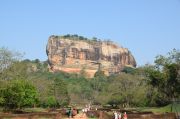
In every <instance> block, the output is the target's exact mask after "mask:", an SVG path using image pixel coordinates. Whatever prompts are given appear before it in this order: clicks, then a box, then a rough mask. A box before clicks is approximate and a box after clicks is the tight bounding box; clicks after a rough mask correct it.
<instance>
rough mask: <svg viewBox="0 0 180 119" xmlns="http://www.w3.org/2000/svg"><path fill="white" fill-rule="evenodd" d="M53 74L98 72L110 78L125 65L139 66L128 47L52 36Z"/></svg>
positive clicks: (50, 58) (49, 41) (50, 63)
mask: <svg viewBox="0 0 180 119" xmlns="http://www.w3.org/2000/svg"><path fill="white" fill-rule="evenodd" d="M46 51H47V56H48V61H49V69H50V71H53V72H54V71H64V72H68V73H79V72H80V71H81V70H82V69H83V70H84V71H85V72H86V74H87V77H93V76H94V74H95V72H96V71H97V70H98V69H101V70H102V71H104V73H105V74H106V75H110V74H112V73H118V72H120V71H121V70H122V69H123V67H124V66H131V67H136V61H135V59H134V57H133V55H132V54H131V52H130V51H129V50H128V49H127V48H123V47H119V46H118V45H116V44H114V43H113V42H111V41H92V40H79V39H71V38H64V37H61V36H54V35H52V36H50V37H49V40H48V44H47V48H46Z"/></svg>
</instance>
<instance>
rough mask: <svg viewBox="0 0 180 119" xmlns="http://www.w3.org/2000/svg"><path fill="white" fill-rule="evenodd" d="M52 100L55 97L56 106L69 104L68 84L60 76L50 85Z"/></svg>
mask: <svg viewBox="0 0 180 119" xmlns="http://www.w3.org/2000/svg"><path fill="white" fill-rule="evenodd" d="M50 95H51V96H52V97H51V100H52V99H53V97H54V99H55V101H56V105H55V106H65V105H68V104H69V101H70V100H69V96H68V91H67V84H66V82H65V81H64V80H62V79H60V78H54V79H53V81H52V85H51V87H50Z"/></svg>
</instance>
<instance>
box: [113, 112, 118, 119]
mask: <svg viewBox="0 0 180 119" xmlns="http://www.w3.org/2000/svg"><path fill="white" fill-rule="evenodd" d="M114 119H118V113H117V112H116V111H115V112H114Z"/></svg>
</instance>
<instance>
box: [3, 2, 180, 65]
mask: <svg viewBox="0 0 180 119" xmlns="http://www.w3.org/2000/svg"><path fill="white" fill-rule="evenodd" d="M52 34H54V35H64V34H78V35H82V36H85V37H88V38H92V37H94V36H95V37H97V38H100V39H111V40H112V41H114V42H116V43H118V44H121V45H122V46H123V47H126V48H128V49H129V50H130V51H131V52H132V54H133V55H134V57H135V59H136V61H137V63H138V65H144V64H145V63H152V62H153V61H154V58H155V56H156V55H158V54H163V55H165V54H166V53H167V52H169V51H171V50H172V49H173V48H176V49H180V0H1V1H0V47H8V48H9V49H11V50H16V51H19V52H25V53H26V55H25V56H24V58H28V59H36V58H38V59H40V60H46V59H47V56H46V52H45V48H46V44H47V40H48V37H49V36H50V35H52Z"/></svg>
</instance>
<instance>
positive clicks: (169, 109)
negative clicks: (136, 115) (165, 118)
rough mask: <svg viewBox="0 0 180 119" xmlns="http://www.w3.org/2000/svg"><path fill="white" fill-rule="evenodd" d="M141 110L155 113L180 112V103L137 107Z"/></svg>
mask: <svg viewBox="0 0 180 119" xmlns="http://www.w3.org/2000/svg"><path fill="white" fill-rule="evenodd" d="M137 110H138V111H140V112H154V113H156V112H157V113H163V112H175V113H177V112H180V104H173V105H172V104H169V105H167V106H164V107H144V108H137Z"/></svg>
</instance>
